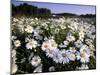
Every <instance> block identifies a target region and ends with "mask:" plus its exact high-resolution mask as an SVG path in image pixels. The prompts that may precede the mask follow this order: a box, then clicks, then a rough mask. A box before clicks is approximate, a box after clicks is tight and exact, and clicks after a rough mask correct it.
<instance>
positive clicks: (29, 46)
mask: <svg viewBox="0 0 100 75" xmlns="http://www.w3.org/2000/svg"><path fill="white" fill-rule="evenodd" d="M37 45H38V43H37V41H36V40H34V39H30V40H29V42H28V43H27V44H26V48H27V49H32V48H36V47H37Z"/></svg>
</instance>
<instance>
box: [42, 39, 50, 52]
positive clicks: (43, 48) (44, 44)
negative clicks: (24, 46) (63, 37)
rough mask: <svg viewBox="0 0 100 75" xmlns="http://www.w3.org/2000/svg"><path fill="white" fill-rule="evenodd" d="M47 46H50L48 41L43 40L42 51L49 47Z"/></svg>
mask: <svg viewBox="0 0 100 75" xmlns="http://www.w3.org/2000/svg"><path fill="white" fill-rule="evenodd" d="M49 47H50V44H49V42H48V41H45V42H43V44H42V47H41V48H42V50H43V51H46V50H48V49H49Z"/></svg>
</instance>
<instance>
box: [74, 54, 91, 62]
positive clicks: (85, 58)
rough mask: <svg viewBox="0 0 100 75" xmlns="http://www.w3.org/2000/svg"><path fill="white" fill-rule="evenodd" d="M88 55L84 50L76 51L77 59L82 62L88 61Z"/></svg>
mask: <svg viewBox="0 0 100 75" xmlns="http://www.w3.org/2000/svg"><path fill="white" fill-rule="evenodd" d="M89 57H90V55H89V54H87V53H86V52H77V54H76V58H77V60H80V62H82V63H86V62H89Z"/></svg>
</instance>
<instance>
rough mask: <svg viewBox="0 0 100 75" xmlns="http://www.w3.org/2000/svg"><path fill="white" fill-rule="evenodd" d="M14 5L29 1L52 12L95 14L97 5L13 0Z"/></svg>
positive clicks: (30, 3)
mask: <svg viewBox="0 0 100 75" xmlns="http://www.w3.org/2000/svg"><path fill="white" fill-rule="evenodd" d="M12 3H13V4H14V5H20V4H23V3H27V4H29V5H34V6H37V7H38V8H48V9H50V10H51V12H52V13H74V14H78V15H80V14H95V13H96V12H95V6H89V5H73V4H57V3H45V2H26V1H24V2H22V1H15V0H12Z"/></svg>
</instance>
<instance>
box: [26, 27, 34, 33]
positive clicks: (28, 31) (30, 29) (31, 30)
mask: <svg viewBox="0 0 100 75" xmlns="http://www.w3.org/2000/svg"><path fill="white" fill-rule="evenodd" d="M25 31H26V32H27V33H32V32H33V27H31V26H30V25H27V27H26V28H25Z"/></svg>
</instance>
